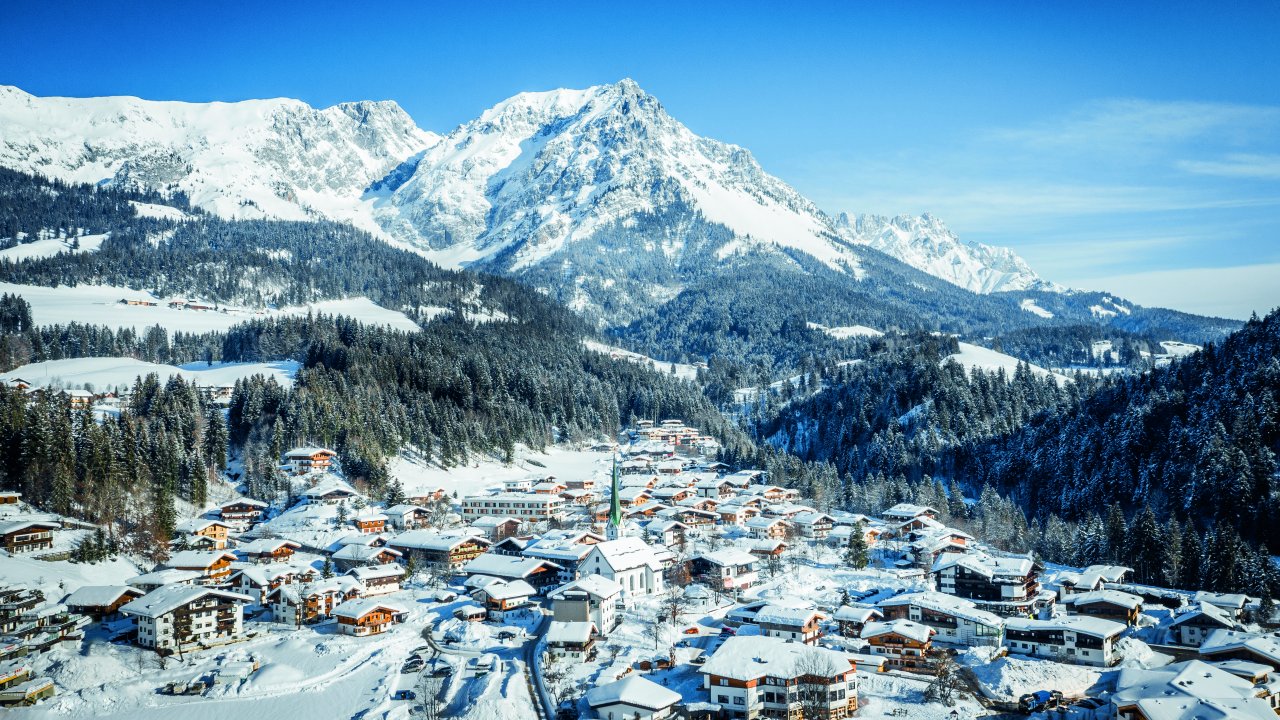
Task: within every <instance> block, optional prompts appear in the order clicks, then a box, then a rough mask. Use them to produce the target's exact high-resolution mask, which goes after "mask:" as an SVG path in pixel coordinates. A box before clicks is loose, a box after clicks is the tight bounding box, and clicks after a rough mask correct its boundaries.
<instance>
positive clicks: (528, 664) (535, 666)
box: [524, 615, 556, 720]
mask: <svg viewBox="0 0 1280 720" xmlns="http://www.w3.org/2000/svg"><path fill="white" fill-rule="evenodd" d="M549 627H551V616H550V615H547V616H545V617H543V618H542V623H541V624H540V625H538V629H537V631H535V632H534V633H533V637H532V638H530V640H529V642H528V643H525V646H524V666H525V670H526V671H527V672H528V673H529V684H530V685H531V686H532V688H533V694H534V696H535V697H536V698H537V700H538V706H539V710H540V715H541V717H543V718H546V720H552V718H554V717H555V711H556V704H555V703H554V702H552V700H551V696H550V694H549V693H548V692H547V683H546V681H544V680H543V678H542V662H541V658H539V657H538V655H539V652H538V649H539V647H541V645H542V636H543V635H546V634H547V628H549Z"/></svg>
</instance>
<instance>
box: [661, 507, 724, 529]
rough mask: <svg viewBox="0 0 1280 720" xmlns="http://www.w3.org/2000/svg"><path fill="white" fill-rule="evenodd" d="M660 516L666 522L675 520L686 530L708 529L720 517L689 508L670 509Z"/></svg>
mask: <svg viewBox="0 0 1280 720" xmlns="http://www.w3.org/2000/svg"><path fill="white" fill-rule="evenodd" d="M660 515H662V516H663V517H664V518H666V519H668V520H677V521H679V522H681V523H683V524H684V525H685V527H686V528H697V527H710V526H712V525H715V524H716V521H717V520H719V519H720V516H719V515H717V514H716V513H714V512H709V511H707V510H698V509H696V508H689V507H677V508H670V509H668V510H664V511H662V512H661V513H660Z"/></svg>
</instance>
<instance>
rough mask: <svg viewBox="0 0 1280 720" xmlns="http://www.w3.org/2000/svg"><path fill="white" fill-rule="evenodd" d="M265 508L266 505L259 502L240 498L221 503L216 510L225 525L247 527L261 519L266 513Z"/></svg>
mask: <svg viewBox="0 0 1280 720" xmlns="http://www.w3.org/2000/svg"><path fill="white" fill-rule="evenodd" d="M267 507H268V505H267V504H266V503H264V502H262V501H261V500H253V499H251V498H244V497H242V498H236V499H235V500H232V501H231V502H226V503H223V504H222V506H221V507H219V508H218V515H219V516H220V517H221V518H222V521H223V522H225V523H228V524H231V525H234V526H235V527H248V526H249V525H252V524H253V523H256V522H258V521H259V520H261V519H262V516H263V515H264V514H265V513H266V512H267Z"/></svg>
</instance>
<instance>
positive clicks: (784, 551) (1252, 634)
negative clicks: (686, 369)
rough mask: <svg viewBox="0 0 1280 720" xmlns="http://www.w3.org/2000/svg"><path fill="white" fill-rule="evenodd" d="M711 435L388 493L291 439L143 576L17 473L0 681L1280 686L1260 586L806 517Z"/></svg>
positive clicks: (755, 692)
mask: <svg viewBox="0 0 1280 720" xmlns="http://www.w3.org/2000/svg"><path fill="white" fill-rule="evenodd" d="M717 447H718V442H717V440H716V438H714V437H711V436H708V435H706V434H704V433H702V432H701V431H699V430H698V429H697V428H693V427H689V426H687V425H686V424H685V423H684V422H682V421H681V420H678V419H658V420H656V421H654V420H640V421H638V422H636V423H635V424H634V425H633V426H631V427H628V428H625V429H623V430H622V432H621V433H620V434H619V435H618V436H617V437H616V438H601V439H600V440H599V441H598V442H596V443H594V444H591V445H590V446H586V447H579V448H573V449H570V448H567V447H565V448H553V449H550V450H548V451H547V452H545V453H538V452H532V451H529V450H527V449H525V448H521V450H520V451H519V457H518V459H516V460H515V461H514V462H512V463H510V464H502V463H499V462H497V461H493V460H480V461H477V462H475V463H473V464H472V465H469V466H466V467H459V468H453V469H448V470H446V469H442V468H439V467H432V466H431V465H430V464H428V463H423V462H421V459H420V458H419V459H416V460H415V459H414V458H412V457H409V456H405V457H402V458H401V459H400V460H399V461H398V462H397V463H396V464H395V474H394V476H393V480H392V484H391V485H390V489H389V490H388V492H387V493H386V494H385V495H384V496H383V497H370V496H369V495H368V494H367V492H365V491H363V489H362V488H361V487H359V486H358V485H353V484H351V483H349V482H347V481H346V479H345V476H344V473H343V470H342V468H341V466H340V465H339V464H338V462H337V461H336V459H335V455H336V454H335V453H334V452H333V451H332V450H330V449H327V448H324V447H314V446H313V447H298V448H293V449H290V450H288V451H286V452H285V453H284V454H283V455H282V456H281V457H280V464H279V467H278V468H277V471H278V472H279V473H280V474H281V475H282V476H284V477H287V478H288V481H289V484H290V491H289V492H288V493H287V499H282V500H279V501H275V502H264V501H260V500H255V499H250V498H248V497H244V496H242V495H240V494H239V491H240V490H242V489H243V488H242V487H237V485H236V483H235V480H234V476H235V474H236V473H235V472H234V470H229V473H228V474H227V475H224V476H223V477H222V478H221V479H220V480H219V481H218V482H217V484H216V486H215V487H211V488H210V496H211V497H217V498H218V501H217V502H213V501H211V502H209V503H208V504H207V505H206V506H205V507H192V508H191V515H190V517H185V518H182V519H181V521H180V522H178V524H177V526H176V536H175V537H174V538H173V540H172V543H171V551H170V552H169V553H167V557H165V559H163V560H162V561H160V562H158V563H156V564H154V565H151V564H147V563H143V562H140V561H139V559H138V558H136V557H128V556H124V555H116V554H114V553H110V551H109V549H108V548H107V547H106V546H105V544H103V542H102V537H103V536H102V533H101V531H100V530H95V529H94V528H93V527H91V526H89V525H86V524H84V523H80V522H76V521H74V520H72V519H70V518H66V517H59V516H57V515H52V514H49V513H42V512H38V511H36V510H35V509H34V508H31V507H30V506H28V505H27V504H26V503H24V502H23V499H22V497H21V495H20V494H19V493H16V492H7V493H4V494H2V495H0V501H2V502H3V505H0V512H2V513H3V518H2V519H3V522H2V523H0V538H2V539H3V544H4V550H5V552H6V555H5V556H4V560H3V562H0V583H2V587H0V600H3V604H0V613H2V614H0V623H2V624H0V631H3V633H4V645H3V652H4V657H3V662H4V665H3V670H2V672H3V675H2V676H0V677H3V683H2V684H0V702H3V703H4V704H6V705H24V704H31V703H37V702H38V704H39V707H40V708H41V710H42V711H43V712H45V713H51V714H54V715H56V716H59V717H103V716H107V715H110V716H120V717H134V718H148V717H167V716H170V715H171V714H173V713H179V712H180V713H181V714H182V716H183V717H196V718H225V717H234V716H236V715H238V714H240V713H252V714H255V715H262V716H270V715H272V714H288V715H289V716H301V715H300V714H304V713H305V714H311V715H314V716H325V717H338V716H342V717H346V716H351V717H364V718H372V717H378V718H383V717H385V718H407V717H418V716H421V717H427V718H444V717H468V718H484V719H504V718H512V719H515V718H532V717H542V718H577V717H582V718H600V719H601V720H629V719H631V718H642V719H646V720H647V719H650V718H705V719H711V718H849V717H860V718H882V717H884V718H887V717H901V716H910V717H918V718H934V717H936V718H955V717H961V718H974V717H1008V716H1011V715H1015V714H1023V715H1037V716H1039V715H1045V716H1049V715H1051V716H1052V717H1063V718H1080V719H1081V720H1102V719H1103V718H1124V719H1125V720H1133V719H1137V718H1143V719H1146V720H1157V719H1158V720H1164V719H1165V718H1184V717H1222V718H1268V717H1274V716H1275V714H1276V708H1278V707H1280V676H1277V675H1276V667H1277V663H1280V638H1278V636H1277V635H1275V634H1274V633H1273V630H1274V628H1275V627H1276V625H1275V623H1274V622H1273V617H1274V613H1273V612H1271V609H1270V608H1264V607H1263V606H1262V605H1261V603H1262V602H1263V601H1262V599H1260V598H1256V597H1248V596H1245V595H1242V594H1218V593H1210V592H1188V591H1183V590H1179V589H1177V588H1163V587H1153V586H1149V585H1140V584H1136V583H1134V582H1133V581H1132V579H1131V574H1132V570H1131V569H1130V568H1126V567H1122V566H1117V565H1094V566H1089V567H1083V568H1073V567H1064V566H1053V565H1046V564H1044V563H1042V562H1041V561H1039V560H1037V559H1036V558H1035V557H1033V556H1032V555H1031V554H1030V553H1021V554H1020V553H1011V552H1001V551H996V550H994V549H993V548H991V547H989V546H988V545H987V544H986V543H984V541H983V539H982V538H981V537H980V536H975V534H973V533H972V532H970V531H968V530H966V529H964V528H965V527H968V526H969V525H968V523H967V521H966V520H965V515H964V513H963V512H962V511H961V512H959V513H957V512H953V510H952V509H950V508H951V506H949V505H942V507H939V508H935V507H929V506H926V505H920V504H915V503H912V502H900V503H896V504H894V505H892V506H888V507H883V508H882V509H881V510H880V511H878V512H876V513H873V514H855V513H850V512H844V511H839V510H834V509H830V508H821V507H815V506H814V505H813V504H811V499H810V498H807V497H804V496H802V495H801V494H800V493H799V492H798V491H796V490H794V489H789V488H786V487H781V486H778V485H775V484H772V483H770V478H769V476H768V474H767V473H765V472H763V471H760V470H754V469H738V470H734V469H732V468H728V467H725V466H724V465H723V464H722V463H719V462H717V461H715V459H714V458H715V457H716V449H717ZM971 502H973V501H972V500H963V501H961V502H960V503H959V504H958V505H957V506H956V507H959V508H964V507H965V506H966V503H971ZM957 525H959V527H957ZM93 553H98V554H100V555H101V556H102V557H106V556H107V555H108V554H110V555H111V558H110V559H99V558H98V555H95V554H93ZM1266 602H1268V603H1269V602H1270V600H1267V601H1266ZM1188 708H1199V710H1197V711H1196V712H1210V713H1213V714H1211V715H1203V714H1201V715H1188V714H1187V709H1188ZM19 714H21V713H20V712H19ZM1046 714H1047V715H1046Z"/></svg>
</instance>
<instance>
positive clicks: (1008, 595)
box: [931, 552, 1054, 616]
mask: <svg viewBox="0 0 1280 720" xmlns="http://www.w3.org/2000/svg"><path fill="white" fill-rule="evenodd" d="M1040 570H1041V567H1040V565H1039V564H1038V563H1037V562H1036V561H1035V560H1033V559H1031V558H1030V557H1025V556H1019V555H990V554H987V553H982V552H972V553H943V554H942V555H939V556H938V559H937V561H935V562H934V564H933V567H932V569H931V574H932V576H933V578H934V582H935V583H936V587H937V588H938V589H939V590H940V591H942V592H944V593H946V594H948V595H955V596H956V597H962V598H965V599H966V600H972V601H974V602H975V603H976V604H977V605H978V607H979V608H981V609H983V610H989V611H991V612H994V613H996V614H997V615H1004V616H1015V615H1021V616H1028V615H1031V614H1033V613H1035V612H1037V611H1039V610H1040V609H1042V608H1043V607H1045V606H1048V605H1052V603H1053V599H1054V597H1053V594H1052V593H1041V592H1040V583H1039V582H1038V579H1039V576H1040Z"/></svg>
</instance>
